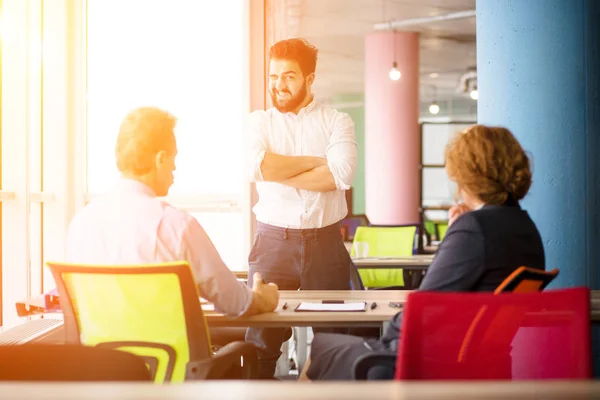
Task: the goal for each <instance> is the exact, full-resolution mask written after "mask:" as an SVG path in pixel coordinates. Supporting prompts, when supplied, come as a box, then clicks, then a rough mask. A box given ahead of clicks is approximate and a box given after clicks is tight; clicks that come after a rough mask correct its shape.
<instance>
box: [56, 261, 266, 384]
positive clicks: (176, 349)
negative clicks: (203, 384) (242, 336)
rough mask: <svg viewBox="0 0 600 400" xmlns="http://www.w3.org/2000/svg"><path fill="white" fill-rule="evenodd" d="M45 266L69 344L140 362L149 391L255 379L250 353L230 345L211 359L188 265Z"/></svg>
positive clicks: (243, 345) (246, 345) (248, 349)
mask: <svg viewBox="0 0 600 400" xmlns="http://www.w3.org/2000/svg"><path fill="white" fill-rule="evenodd" d="M48 266H49V268H50V270H51V271H52V274H53V276H54V279H55V281H56V285H57V288H58V293H59V298H60V304H61V307H62V310H63V313H64V318H65V335H66V341H67V343H78V344H83V345H88V346H101V347H106V348H113V349H118V350H123V351H127V352H131V353H134V354H136V355H138V356H141V357H142V358H143V359H144V360H145V361H146V364H147V365H148V367H149V369H150V372H151V374H152V377H153V379H154V382H155V383H162V382H183V381H184V380H195V379H217V378H253V377H255V376H256V367H257V358H256V357H257V356H256V349H255V347H254V346H253V345H251V344H249V343H245V342H233V343H230V344H228V345H226V346H225V347H223V348H221V349H220V350H219V351H218V352H217V353H216V354H214V355H213V354H212V350H211V343H210V333H209V331H208V327H207V325H206V320H205V318H204V314H203V312H202V307H201V306H200V300H199V294H198V291H197V288H196V283H195V281H194V279H193V275H192V271H191V269H190V267H189V265H188V264H187V263H186V262H172V263H163V264H150V265H139V266H131V265H126V266H99V265H93V266H90V265H75V264H63V263H53V262H49V263H48ZM242 357H243V364H242V362H241V358H242Z"/></svg>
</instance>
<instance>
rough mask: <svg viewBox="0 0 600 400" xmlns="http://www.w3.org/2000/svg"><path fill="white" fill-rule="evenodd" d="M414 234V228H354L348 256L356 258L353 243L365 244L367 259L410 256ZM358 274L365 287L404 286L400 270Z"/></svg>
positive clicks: (381, 270)
mask: <svg viewBox="0 0 600 400" xmlns="http://www.w3.org/2000/svg"><path fill="white" fill-rule="evenodd" d="M416 233H417V227H416V226H394V227H375V226H359V227H358V228H356V233H355V235H354V242H353V244H352V250H351V252H350V255H351V256H353V257H355V256H356V249H355V247H356V246H355V245H354V243H356V242H367V243H368V244H369V253H368V256H369V257H407V256H412V254H413V247H414V243H415V234H416ZM358 272H359V274H360V277H361V279H362V281H363V283H364V285H365V287H369V288H377V287H387V286H404V274H403V270H401V269H359V270H358Z"/></svg>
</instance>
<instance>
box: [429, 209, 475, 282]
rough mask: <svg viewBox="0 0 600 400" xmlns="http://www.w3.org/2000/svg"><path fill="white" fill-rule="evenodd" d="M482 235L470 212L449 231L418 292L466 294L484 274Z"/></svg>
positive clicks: (461, 217)
mask: <svg viewBox="0 0 600 400" xmlns="http://www.w3.org/2000/svg"><path fill="white" fill-rule="evenodd" d="M484 265H485V250H484V240H483V232H482V231H481V228H480V226H479V223H478V222H477V220H476V218H475V217H474V216H473V215H471V214H470V213H466V214H463V215H462V216H460V217H459V218H458V219H457V220H456V221H455V222H454V223H453V224H452V226H450V228H449V229H448V232H447V233H446V236H445V237H444V240H443V241H442V243H441V244H440V248H439V249H438V251H437V253H436V255H435V258H434V260H433V262H432V263H431V265H430V266H429V268H428V269H427V274H426V275H425V278H423V282H422V283H421V285H420V286H419V290H429V291H444V292H464V291H469V290H471V289H472V288H473V287H474V286H475V284H476V283H477V281H478V280H479V278H480V277H481V276H482V275H483V270H484Z"/></svg>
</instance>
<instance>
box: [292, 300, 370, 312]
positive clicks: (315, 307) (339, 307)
mask: <svg viewBox="0 0 600 400" xmlns="http://www.w3.org/2000/svg"><path fill="white" fill-rule="evenodd" d="M366 309H367V303H365V302H364V301H360V302H353V303H307V302H302V303H300V304H299V305H298V307H296V311H365V310H366Z"/></svg>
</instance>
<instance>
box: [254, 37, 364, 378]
mask: <svg viewBox="0 0 600 400" xmlns="http://www.w3.org/2000/svg"><path fill="white" fill-rule="evenodd" d="M269 58H270V64H269V94H270V96H271V100H272V103H273V105H274V107H273V108H270V109H268V110H266V111H255V112H254V113H252V114H251V115H250V117H249V121H248V132H247V138H246V139H247V140H248V143H247V151H248V172H249V174H250V180H251V181H253V182H256V189H257V191H258V195H259V199H258V203H257V204H256V206H255V207H254V210H253V211H254V213H255V215H256V219H257V229H256V236H255V238H254V245H253V247H252V251H251V252H250V255H249V258H248V264H249V270H250V271H249V272H250V273H249V274H248V275H249V277H250V279H249V282H248V284H249V285H252V284H253V282H252V275H253V273H255V272H260V274H261V275H262V276H263V277H264V279H266V280H267V281H270V282H274V283H276V284H277V285H278V286H279V288H280V289H282V290H296V289H299V288H300V289H306V290H348V289H350V288H351V287H350V286H351V285H350V279H351V271H352V269H353V265H352V261H351V259H350V256H349V254H348V251H347V250H346V248H345V247H344V242H343V239H342V236H341V227H340V220H342V219H343V218H344V217H345V216H346V214H347V212H348V209H347V205H346V198H345V193H344V192H345V190H347V189H349V188H350V185H351V184H352V179H353V178H354V173H355V170H356V160H357V146H356V142H355V139H354V123H353V122H352V120H351V119H350V117H349V116H348V115H347V114H344V113H341V112H338V111H336V110H334V109H333V108H330V107H327V106H325V105H323V104H321V103H319V102H317V101H316V100H315V99H314V95H313V93H312V89H311V88H312V84H313V82H314V80H315V69H316V64H317V49H316V48H315V47H314V46H312V45H311V44H309V43H308V42H306V41H305V40H303V39H297V38H295V39H287V40H282V41H280V42H278V43H276V44H274V45H273V46H272V47H271V49H270V50H269ZM289 335H290V330H289V329H287V330H286V329H279V328H251V329H249V330H248V332H247V333H246V340H247V341H249V342H252V343H254V344H256V345H257V347H258V348H259V349H260V351H259V358H260V372H261V376H262V377H264V378H270V377H273V374H274V372H275V364H276V362H277V359H278V358H279V356H280V355H281V351H280V348H281V344H282V343H283V342H284V341H285V340H287V339H286V338H288V337H289Z"/></svg>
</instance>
